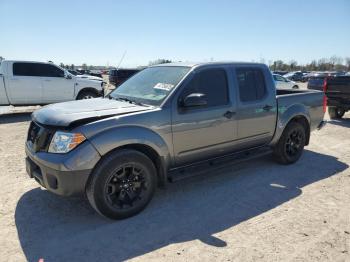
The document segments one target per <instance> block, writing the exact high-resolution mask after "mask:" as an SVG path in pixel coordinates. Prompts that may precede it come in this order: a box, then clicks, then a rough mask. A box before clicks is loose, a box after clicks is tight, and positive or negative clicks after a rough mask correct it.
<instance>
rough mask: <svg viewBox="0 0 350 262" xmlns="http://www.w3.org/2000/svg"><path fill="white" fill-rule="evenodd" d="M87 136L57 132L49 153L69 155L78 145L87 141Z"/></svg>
mask: <svg viewBox="0 0 350 262" xmlns="http://www.w3.org/2000/svg"><path fill="white" fill-rule="evenodd" d="M85 139H86V138H85V136H84V135H83V134H80V133H68V132H62V131H57V132H56V133H55V135H54V136H53V138H52V140H51V143H50V147H49V152H50V153H67V152H69V151H71V150H72V149H73V148H75V147H76V146H77V145H79V144H81V143H82V142H84V141H85Z"/></svg>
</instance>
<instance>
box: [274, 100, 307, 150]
mask: <svg viewBox="0 0 350 262" xmlns="http://www.w3.org/2000/svg"><path fill="white" fill-rule="evenodd" d="M292 121H295V122H298V123H300V124H302V125H303V126H304V128H305V135H306V141H305V145H308V144H309V142H310V132H311V128H310V116H309V113H308V111H307V109H306V108H305V106H303V105H300V104H296V105H293V106H291V107H290V108H288V109H287V110H286V111H284V112H283V113H279V114H278V120H277V126H276V131H275V135H274V137H273V139H272V141H271V143H270V145H272V146H274V145H276V144H277V143H278V141H279V139H280V137H281V136H282V134H283V131H284V130H285V128H286V127H287V125H288V124H289V123H291V122H292Z"/></svg>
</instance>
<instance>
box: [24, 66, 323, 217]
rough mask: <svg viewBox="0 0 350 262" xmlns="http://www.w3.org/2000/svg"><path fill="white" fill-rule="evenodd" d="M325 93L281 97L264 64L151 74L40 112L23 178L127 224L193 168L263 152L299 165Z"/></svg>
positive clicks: (179, 68)
mask: <svg viewBox="0 0 350 262" xmlns="http://www.w3.org/2000/svg"><path fill="white" fill-rule="evenodd" d="M323 95H324V94H323V92H319V91H311V90H288V89H284V90H276V88H275V84H274V80H273V78H272V75H271V73H270V71H269V69H268V67H267V66H266V65H263V64H256V63H203V64H182V63H179V64H166V65H159V66H153V67H149V68H147V69H144V70H142V71H141V72H139V73H137V74H136V75H134V76H133V77H131V78H130V79H128V80H127V81H126V82H124V83H123V84H122V85H121V86H120V87H119V88H118V89H116V90H114V91H113V92H112V93H111V94H109V96H108V97H105V98H96V99H91V100H81V101H72V102H65V103H59V104H53V105H49V106H46V107H43V108H42V109H40V110H37V111H35V112H34V113H33V115H32V122H31V125H30V127H29V131H28V138H27V141H26V154H27V158H26V167H27V172H28V174H29V176H30V177H31V178H34V179H35V180H36V181H37V182H38V183H40V185H42V186H43V187H45V188H47V190H49V191H51V192H53V193H56V194H59V195H84V194H86V196H87V198H88V200H89V202H90V203H91V205H92V206H93V208H94V209H95V210H96V211H97V212H99V213H100V214H102V215H104V216H106V217H109V218H112V219H121V218H126V217H129V216H132V215H135V214H137V213H138V212H140V211H141V210H143V209H144V208H145V207H146V205H147V204H148V202H149V201H150V200H151V198H152V196H153V194H154V192H155V189H156V187H157V186H162V185H165V184H166V183H167V182H168V181H171V180H176V176H177V175H183V173H184V172H186V170H195V169H197V168H192V169H191V167H195V166H202V165H204V166H205V165H206V164H207V163H209V164H210V165H212V164H213V163H215V162H216V161H218V160H220V159H224V158H227V157H231V158H232V159H234V157H235V156H237V157H238V156H240V157H242V155H245V154H246V155H248V154H247V152H250V155H254V152H261V151H265V150H270V151H272V152H273V154H274V155H275V156H276V159H277V160H278V161H279V162H280V163H283V164H290V163H294V162H295V161H297V160H298V159H299V157H300V156H301V154H302V151H303V148H304V146H305V145H308V143H309V139H310V132H311V131H312V130H314V129H316V128H320V127H321V126H322V124H323V115H324V112H323V106H322V102H323ZM218 162H220V161H218ZM179 170H181V171H179ZM206 170H207V172H210V169H206ZM208 170H209V171H208ZM176 171H179V172H176ZM191 172H193V171H191Z"/></svg>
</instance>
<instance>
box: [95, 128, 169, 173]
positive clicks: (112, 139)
mask: <svg viewBox="0 0 350 262" xmlns="http://www.w3.org/2000/svg"><path fill="white" fill-rule="evenodd" d="M89 141H90V142H91V143H92V144H93V146H94V147H95V148H96V150H97V151H98V152H99V153H100V155H101V156H104V155H105V154H107V153H108V152H110V151H112V150H114V149H116V148H119V147H122V146H127V145H132V144H140V145H146V146H148V147H150V148H152V149H153V150H154V151H156V152H157V154H158V155H159V157H160V158H161V160H162V162H163V163H162V164H163V165H165V166H164V168H167V167H168V166H169V165H170V159H171V157H170V152H169V148H168V146H167V144H166V143H165V141H164V139H163V138H162V137H161V136H160V135H158V134H157V133H156V132H154V131H152V130H150V129H148V128H145V127H141V126H121V127H115V128H111V129H108V130H106V131H104V132H102V133H99V134H97V135H96V136H93V137H91V138H90V139H89Z"/></svg>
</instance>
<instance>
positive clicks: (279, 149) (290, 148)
mask: <svg viewBox="0 0 350 262" xmlns="http://www.w3.org/2000/svg"><path fill="white" fill-rule="evenodd" d="M305 142H306V131H305V127H304V126H303V125H302V124H300V123H298V122H295V121H293V122H290V123H289V124H288V125H287V127H286V128H285V129H284V131H283V133H282V136H281V137H280V140H279V141H278V143H277V145H276V146H275V147H274V152H273V153H274V156H275V158H276V160H277V161H278V162H279V163H281V164H284V165H288V164H292V163H295V162H296V161H297V160H298V159H299V158H300V156H301V155H302V153H303V149H304V146H305Z"/></svg>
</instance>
